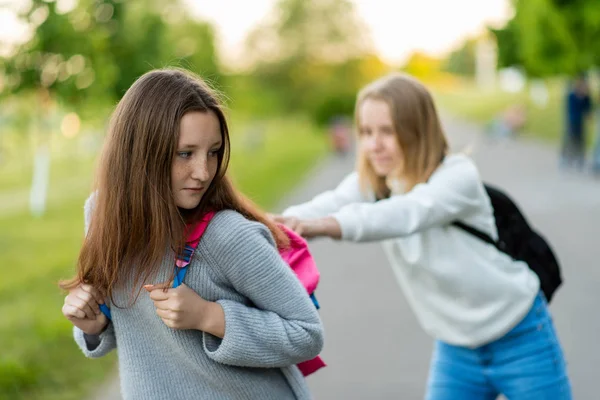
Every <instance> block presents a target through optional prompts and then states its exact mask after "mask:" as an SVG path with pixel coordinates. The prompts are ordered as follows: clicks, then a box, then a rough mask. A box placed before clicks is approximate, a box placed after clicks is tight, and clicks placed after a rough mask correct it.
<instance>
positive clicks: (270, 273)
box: [200, 214, 323, 368]
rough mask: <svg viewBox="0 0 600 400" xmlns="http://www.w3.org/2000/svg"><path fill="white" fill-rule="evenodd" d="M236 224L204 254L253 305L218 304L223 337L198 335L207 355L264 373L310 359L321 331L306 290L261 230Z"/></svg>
mask: <svg viewBox="0 0 600 400" xmlns="http://www.w3.org/2000/svg"><path fill="white" fill-rule="evenodd" d="M236 215H237V214H236ZM238 216H239V215H238ZM235 220H236V221H237V222H236V223H235V225H236V227H235V229H227V230H224V232H220V233H221V236H223V237H219V238H217V239H216V240H213V241H211V247H213V248H211V249H209V248H206V249H205V253H207V254H209V262H210V263H211V264H212V265H213V268H215V270H217V271H218V273H219V274H221V276H222V277H223V278H224V279H225V280H226V281H228V282H229V283H230V284H231V285H232V286H233V287H234V289H235V290H236V291H237V292H239V293H240V294H241V295H243V296H244V297H246V298H247V299H249V300H250V302H251V304H252V306H248V305H244V304H241V303H240V302H236V301H231V300H219V301H218V303H219V304H220V305H221V306H222V307H223V310H224V312H225V336H224V338H223V339H220V338H217V337H215V336H213V335H211V334H208V333H203V345H204V349H205V351H206V353H207V355H208V356H209V357H210V358H211V359H213V360H215V361H217V362H219V363H222V364H228V365H234V366H240V367H265V368H271V367H285V366H290V365H293V364H297V363H299V362H302V361H305V360H309V359H312V358H314V357H315V356H317V355H318V354H319V352H320V351H321V349H322V347H323V326H322V323H321V320H320V318H319V315H318V313H317V310H316V308H315V307H314V305H313V304H312V302H311V301H310V298H309V296H308V294H307V293H306V290H305V289H304V287H303V286H302V285H301V284H300V281H299V280H298V279H297V278H296V276H295V275H294V273H293V272H292V270H291V268H290V267H289V266H288V265H287V264H286V263H285V262H284V261H283V259H282V258H281V256H280V255H279V252H278V251H277V250H276V248H275V243H274V241H273V238H272V236H271V234H270V232H269V231H268V229H267V228H266V227H265V226H264V225H262V224H258V223H255V222H249V221H247V220H245V219H244V218H243V217H241V216H239V218H236V219H235ZM223 233H226V235H224V234H223ZM203 245H205V243H204V241H203V242H200V246H203Z"/></svg>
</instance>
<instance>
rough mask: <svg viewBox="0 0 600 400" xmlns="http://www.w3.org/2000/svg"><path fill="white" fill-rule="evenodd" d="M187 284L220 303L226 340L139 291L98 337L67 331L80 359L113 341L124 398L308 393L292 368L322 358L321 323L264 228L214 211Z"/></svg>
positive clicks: (164, 270)
mask: <svg viewBox="0 0 600 400" xmlns="http://www.w3.org/2000/svg"><path fill="white" fill-rule="evenodd" d="M88 205H89V204H88ZM86 208H87V210H86V212H88V211H89V208H91V207H86ZM88 222H89V217H88V215H86V223H88ZM173 257H174V256H173V254H168V255H166V256H165V259H164V260H163V263H162V265H161V272H160V275H159V276H158V277H157V278H156V280H155V282H153V283H157V282H162V281H164V280H166V279H167V278H168V276H169V275H170V274H171V272H172V268H173V265H174V264H173V260H174V258H173ZM149 283H150V282H149ZM185 284H186V285H188V286H189V287H190V288H192V289H193V290H195V291H196V292H197V293H199V294H200V295H201V296H202V297H203V298H205V299H207V300H210V301H217V302H218V303H219V304H220V305H221V306H222V307H223V310H224V311H225V337H224V338H223V339H219V338H217V337H215V336H212V335H210V334H208V333H204V332H201V331H197V330H174V329H171V328H169V327H167V326H166V325H165V324H164V323H163V322H162V320H161V319H160V318H159V317H158V316H157V315H156V312H155V308H154V305H153V303H152V301H151V300H150V298H149V296H148V295H147V294H146V293H145V292H144V291H143V292H142V293H141V295H140V296H139V297H138V299H137V301H136V302H135V303H134V304H133V305H132V306H130V307H127V308H117V307H115V306H112V307H111V312H112V322H111V323H110V324H109V326H108V328H107V329H106V330H105V331H104V332H103V333H101V334H100V335H99V336H88V335H85V334H84V333H83V332H82V331H81V330H79V329H77V328H75V329H74V336H75V340H76V342H77V344H78V345H79V347H80V348H81V349H82V350H83V353H84V354H85V355H86V356H87V357H92V358H95V357H101V356H103V355H105V354H107V353H108V352H110V351H111V350H112V349H114V348H116V347H117V344H118V353H119V357H118V358H119V373H120V378H121V391H122V395H123V398H124V399H125V400H131V399H143V400H148V399H173V400H176V399H180V400H190V399H208V400H220V399H223V400H233V399H257V400H258V399H260V400H269V399H272V400H285V399H310V398H311V396H310V393H309V390H308V387H307V385H306V382H305V380H304V377H303V376H302V374H301V373H300V371H299V370H298V368H297V367H296V366H295V364H297V363H298V362H301V361H304V360H308V359H311V358H313V357H315V356H316V355H317V354H319V352H320V351H321V349H322V347H323V326H322V324H321V320H320V319H319V315H318V313H317V311H316V309H315V307H314V305H313V304H312V303H311V301H310V299H309V297H308V296H307V294H306V291H305V289H304V288H303V287H302V285H301V284H300V282H299V281H298V279H297V278H296V276H295V275H294V273H293V272H292V270H291V269H290V267H289V266H288V265H287V264H286V263H285V262H284V261H283V260H282V258H281V257H280V255H279V253H278V252H277V250H276V248H275V246H274V241H273V238H272V236H271V234H270V232H269V230H268V229H267V228H266V227H265V226H264V225H262V224H259V223H256V222H251V221H248V220H247V219H245V218H244V217H243V216H241V215H240V214H238V213H236V212H234V211H221V212H219V213H217V214H216V216H215V217H214V218H213V220H212V221H211V223H210V224H209V226H208V228H207V230H206V232H205V233H204V235H203V237H202V240H201V241H200V244H199V245H198V248H197V250H196V253H195V255H194V257H193V260H192V262H191V264H190V267H189V269H188V272H187V275H186V277H185ZM128 295H129V293H128V292H127V291H126V290H123V291H118V292H117V293H115V302H116V304H117V305H119V306H121V307H123V306H125V305H127V300H128V297H127V296H128Z"/></svg>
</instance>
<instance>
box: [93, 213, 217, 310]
mask: <svg viewBox="0 0 600 400" xmlns="http://www.w3.org/2000/svg"><path fill="white" fill-rule="evenodd" d="M214 216H215V212H214V211H210V212H208V213H206V215H205V216H204V217H202V219H201V220H200V222H198V223H196V224H194V225H189V226H188V227H187V228H186V229H188V232H187V239H186V244H185V247H184V249H183V252H182V253H181V254H179V255H178V256H177V258H176V259H175V277H174V278H173V286H172V287H173V288H176V287H178V286H179V285H181V284H182V283H183V279H184V278H185V274H186V273H187V269H188V267H189V265H190V262H191V261H192V257H193V256H194V252H195V251H196V247H198V243H200V238H201V237H202V234H203V233H204V231H205V230H206V228H207V227H208V223H209V222H210V221H211V220H212V218H213V217H214ZM100 311H102V313H103V314H104V315H106V318H108V319H109V320H111V319H112V316H111V313H110V308H109V307H108V306H107V305H106V304H100Z"/></svg>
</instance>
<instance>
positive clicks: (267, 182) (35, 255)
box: [0, 119, 327, 400]
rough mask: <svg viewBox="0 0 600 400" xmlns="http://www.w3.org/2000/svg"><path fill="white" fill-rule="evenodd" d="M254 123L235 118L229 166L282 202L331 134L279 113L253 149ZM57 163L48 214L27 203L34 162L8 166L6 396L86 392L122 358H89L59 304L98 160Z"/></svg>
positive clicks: (1, 369)
mask: <svg viewBox="0 0 600 400" xmlns="http://www.w3.org/2000/svg"><path fill="white" fill-rule="evenodd" d="M246 126H247V122H246V121H237V122H236V123H234V124H233V126H232V148H233V154H232V163H231V166H230V171H231V172H232V174H233V177H234V180H235V181H236V182H237V184H238V187H239V188H240V189H242V191H243V192H245V193H246V194H247V195H249V197H250V198H252V199H253V200H254V201H255V202H257V203H258V204H259V205H261V206H263V207H265V208H269V207H273V206H274V205H275V204H276V203H277V201H278V200H279V199H280V198H281V195H283V194H284V193H285V192H286V191H288V190H289V189H291V188H292V187H293V186H294V185H295V183H296V182H297V181H298V180H299V179H301V178H302V176H303V175H305V174H306V173H307V172H308V171H307V168H310V167H311V166H313V165H314V163H315V162H316V161H317V159H319V158H320V157H322V156H323V155H324V154H325V152H326V151H327V146H326V143H327V142H326V136H325V135H324V134H323V132H320V131H319V130H317V129H315V128H314V127H313V126H312V125H310V124H309V123H308V122H306V121H305V120H302V119H288V120H283V119H282V120H273V121H268V122H267V123H266V124H265V125H264V127H265V130H264V138H265V140H264V143H263V145H262V146H259V147H256V148H254V149H249V148H246V147H245V146H244V143H245V135H244V130H245V129H246ZM55 163H56V164H53V167H52V177H51V183H50V192H49V201H48V208H47V212H46V214H45V215H44V216H43V217H40V218H34V217H31V216H29V214H28V212H27V199H28V188H27V185H28V183H29V182H30V171H31V168H29V167H27V166H25V167H23V168H21V169H15V168H13V169H12V170H10V168H11V167H10V166H5V167H3V169H0V195H3V196H4V199H5V200H6V199H11V198H16V199H17V200H15V201H13V202H12V203H11V204H12V206H11V207H12V208H11V209H10V210H8V209H5V208H0V264H1V265H2V266H3V268H2V270H1V271H2V272H0V278H1V279H0V315H2V318H1V319H0V343H2V352H1V353H0V399H1V400H5V399H12V400H17V399H39V400H51V399H52V400H54V399H56V400H58V399H61V400H71V399H72V400H75V399H78V400H80V399H82V398H85V396H86V394H87V393H89V392H90V390H93V389H94V388H95V387H96V386H97V385H98V384H100V382H102V381H103V380H104V379H105V378H106V377H107V376H108V375H107V374H109V373H110V371H111V369H112V368H113V366H114V363H115V360H116V357H115V355H114V354H112V355H111V356H108V357H105V358H104V359H102V360H88V359H86V358H84V357H83V355H82V354H81V352H80V351H79V349H78V348H77V347H76V346H75V343H74V341H73V339H72V334H71V324H70V323H69V322H68V321H67V320H66V319H64V318H63V317H62V314H61V311H60V310H61V307H62V302H63V298H64V294H63V293H61V292H60V291H59V289H58V288H57V286H56V282H57V281H58V280H59V279H61V278H65V277H69V276H71V275H72V274H73V272H74V262H75V259H76V257H77V252H78V249H79V246H80V244H81V240H82V235H83V201H84V199H85V198H86V197H87V195H88V193H89V189H90V187H91V179H92V171H93V167H94V162H93V159H92V158H91V157H89V156H88V157H84V156H81V157H71V156H69V157H67V158H65V157H56V159H55ZM7 169H8V170H9V172H7ZM19 171H21V172H19ZM15 174H18V176H15ZM0 200H2V197H0Z"/></svg>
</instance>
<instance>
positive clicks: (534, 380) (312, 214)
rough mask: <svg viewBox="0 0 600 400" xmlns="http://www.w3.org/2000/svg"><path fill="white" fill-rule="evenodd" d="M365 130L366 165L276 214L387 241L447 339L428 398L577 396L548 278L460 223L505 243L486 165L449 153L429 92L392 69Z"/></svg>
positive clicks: (311, 228) (374, 91)
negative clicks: (482, 172)
mask: <svg viewBox="0 0 600 400" xmlns="http://www.w3.org/2000/svg"><path fill="white" fill-rule="evenodd" d="M356 126H357V131H358V159H357V168H356V171H355V172H353V173H351V174H350V175H348V176H347V177H346V178H345V179H344V180H343V181H342V182H341V183H340V185H339V186H338V187H337V188H336V189H335V190H331V191H327V192H325V193H322V194H320V195H318V196H316V197H315V198H314V199H312V200H311V201H309V202H307V203H304V204H300V205H297V206H293V207H290V208H289V209H287V210H286V211H284V213H283V216H274V219H275V220H278V221H280V222H284V223H286V224H287V225H288V226H289V227H291V228H293V229H295V230H296V232H297V233H300V234H302V235H304V236H305V237H318V236H328V237H332V238H335V239H342V240H348V241H355V242H365V241H376V240H377V241H382V244H383V247H384V250H385V251H386V254H387V256H388V259H389V261H390V264H391V266H392V268H393V270H394V273H395V275H396V277H397V280H398V283H399V285H400V286H401V288H402V290H403V291H404V294H405V296H406V298H407V300H408V302H409V304H410V305H411V307H412V309H413V311H414V313H415V314H416V316H417V318H418V320H419V322H420V323H421V325H422V327H423V329H424V330H425V331H426V332H427V333H428V334H430V335H431V336H432V337H434V338H435V339H436V341H435V350H434V354H433V357H432V362H431V369H430V376H429V383H428V387H427V395H426V398H427V399H428V400H456V399H461V400H487V399H489V400H492V399H496V397H497V396H498V395H499V394H504V395H505V396H506V397H507V398H509V399H511V400H521V399H553V400H554V399H556V400H559V399H560V400H568V399H570V398H571V389H570V383H569V378H568V376H567V371H566V366H565V360H564V356H563V353H562V349H561V346H560V344H559V342H558V339H557V335H556V332H555V329H554V326H553V323H552V319H551V317H550V314H549V311H548V307H547V303H546V299H545V298H544V295H543V293H542V292H540V281H539V279H538V276H537V275H536V274H535V273H534V272H533V271H532V270H531V269H530V268H529V267H528V266H527V264H525V263H524V262H522V261H516V260H514V259H512V258H511V257H510V256H508V255H507V254H505V253H503V252H501V251H499V250H498V249H497V248H496V247H495V246H493V245H491V244H488V243H486V242H484V241H483V240H481V239H479V238H477V237H475V236H473V235H471V234H469V233H467V232H465V231H463V230H462V229H459V228H457V227H455V226H453V225H452V224H453V222H457V221H458V222H462V223H464V224H466V225H469V226H471V227H474V228H476V229H477V230H479V231H481V232H484V233H485V234H486V235H488V236H490V237H492V238H494V240H497V239H498V233H497V228H496V224H495V219H494V212H493V209H492V206H491V202H490V198H489V196H488V195H487V193H486V189H485V188H484V185H483V183H482V181H481V178H480V176H479V173H478V171H477V167H476V166H475V164H474V163H473V161H472V160H470V159H469V158H468V157H467V156H465V155H461V154H449V153H448V144H447V141H446V137H445V135H444V132H443V130H442V126H441V123H440V120H439V117H438V115H437V111H436V108H435V105H434V101H433V99H432V97H431V95H430V93H429V92H428V90H427V89H426V88H425V87H424V86H423V85H422V84H421V83H420V82H418V81H417V80H416V79H414V78H412V77H410V76H408V75H404V74H399V73H394V74H391V75H388V76H385V77H383V78H381V79H379V80H377V81H375V82H373V83H371V84H370V85H368V86H367V87H365V88H364V89H363V90H362V91H361V92H360V93H359V94H358V99H357V102H356ZM365 273H368V270H365ZM399 340H401V338H399Z"/></svg>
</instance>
